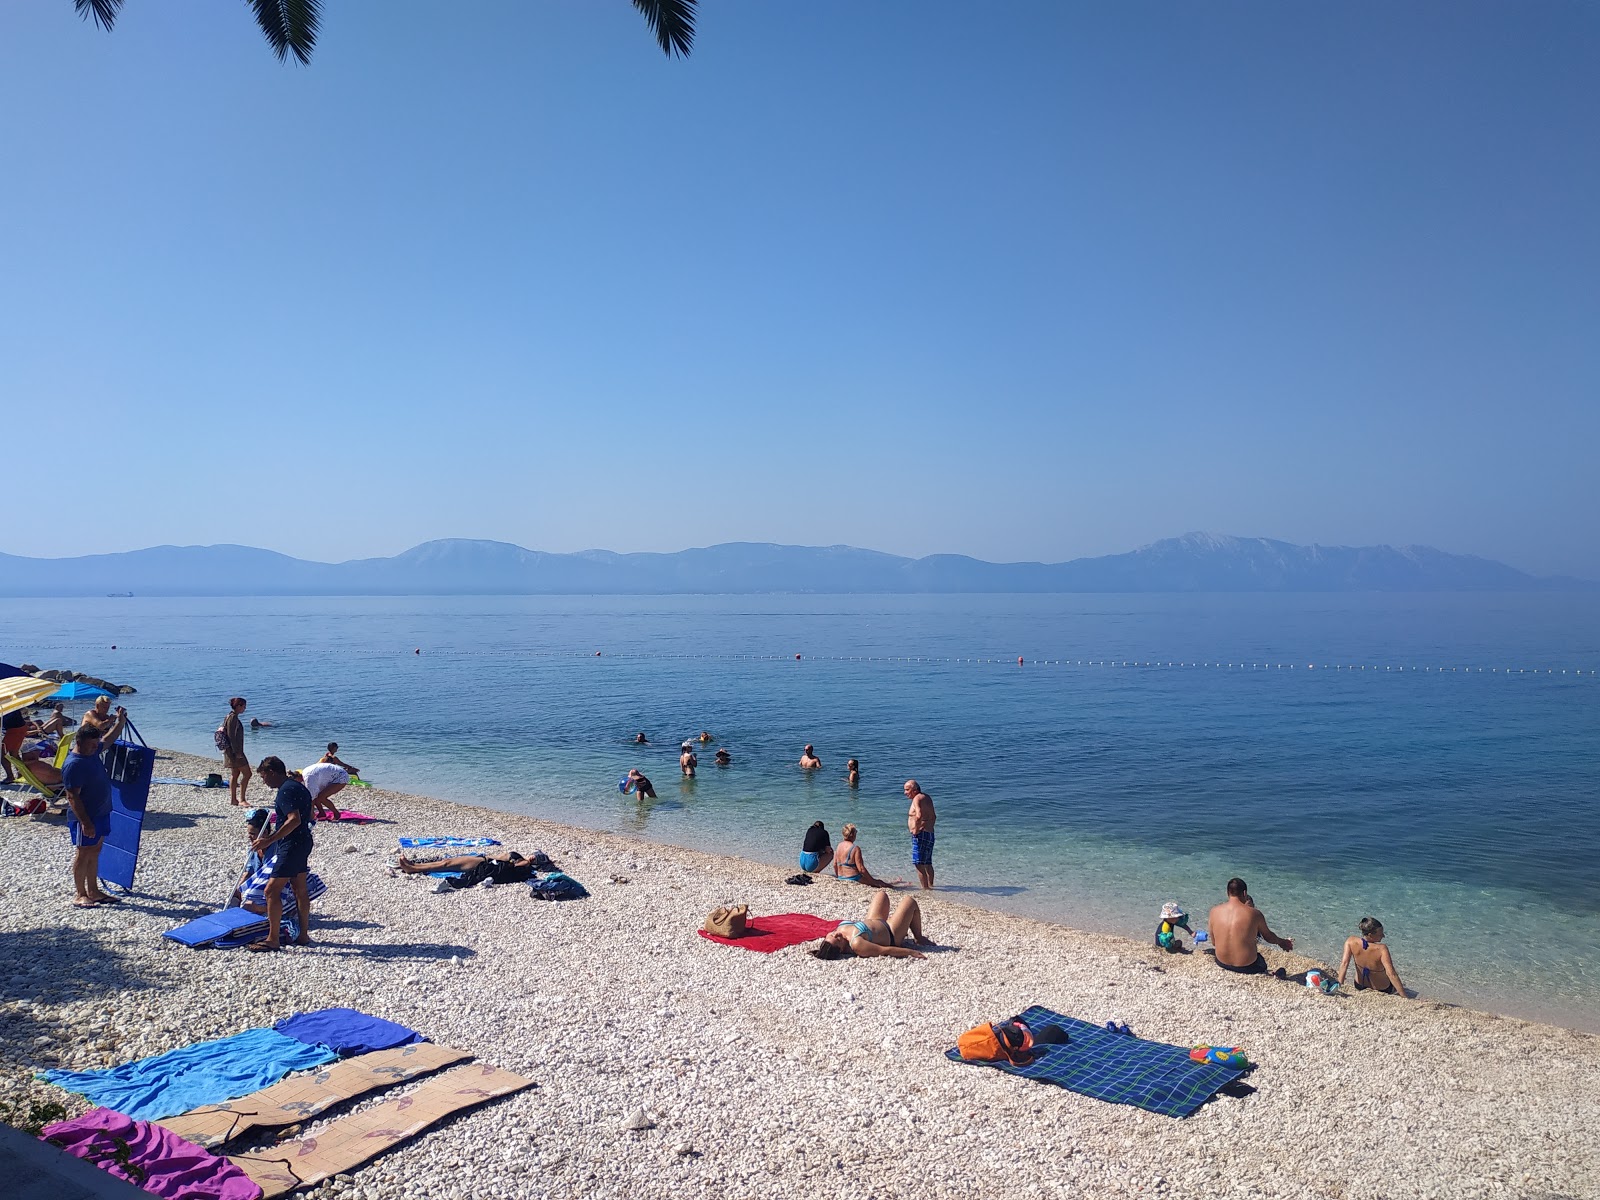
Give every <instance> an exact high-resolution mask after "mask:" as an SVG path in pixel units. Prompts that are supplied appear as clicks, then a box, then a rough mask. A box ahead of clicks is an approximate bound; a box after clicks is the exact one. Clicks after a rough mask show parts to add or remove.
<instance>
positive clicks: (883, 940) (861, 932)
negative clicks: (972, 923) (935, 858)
mask: <svg viewBox="0 0 1600 1200" xmlns="http://www.w3.org/2000/svg"><path fill="white" fill-rule="evenodd" d="M846 828H848V826H847V827H846ZM931 945H933V943H932V942H930V941H929V940H928V939H927V938H925V937H924V936H923V935H922V909H921V908H920V907H919V906H918V904H917V898H916V897H915V896H902V897H900V902H899V903H898V904H896V905H895V906H894V911H892V912H891V911H890V910H889V897H888V896H886V895H885V894H884V893H882V892H879V893H878V894H877V895H875V896H873V897H872V899H871V900H869V901H868V902H867V916H866V919H865V920H863V921H844V922H842V923H841V924H840V926H839V928H837V929H835V930H834V931H833V932H832V933H830V934H828V935H827V936H825V937H824V938H823V939H822V940H821V941H820V942H818V943H817V944H816V946H814V947H813V948H812V950H811V953H812V954H813V955H815V956H816V957H817V958H821V959H834V958H844V957H845V956H846V955H849V954H853V955H855V956H856V957H857V958H927V957H928V956H927V955H926V954H924V953H923V952H922V951H921V950H918V949H916V948H915V947H917V946H931Z"/></svg>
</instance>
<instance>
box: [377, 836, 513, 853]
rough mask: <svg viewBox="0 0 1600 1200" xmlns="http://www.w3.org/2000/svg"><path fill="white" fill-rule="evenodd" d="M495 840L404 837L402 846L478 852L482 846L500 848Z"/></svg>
mask: <svg viewBox="0 0 1600 1200" xmlns="http://www.w3.org/2000/svg"><path fill="white" fill-rule="evenodd" d="M499 844H500V843H499V842H497V841H495V840H494V838H467V837H403V838H401V839H400V846H401V848H402V849H405V850H476V849H478V848H479V847H482V846H498V845H499Z"/></svg>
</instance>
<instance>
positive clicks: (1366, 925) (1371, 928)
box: [1339, 917, 1406, 998]
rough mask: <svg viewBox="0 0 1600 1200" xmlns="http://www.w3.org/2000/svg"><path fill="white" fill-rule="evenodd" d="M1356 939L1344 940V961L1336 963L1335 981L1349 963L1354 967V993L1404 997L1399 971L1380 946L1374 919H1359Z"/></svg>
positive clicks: (1341, 978)
mask: <svg viewBox="0 0 1600 1200" xmlns="http://www.w3.org/2000/svg"><path fill="white" fill-rule="evenodd" d="M1356 928H1357V929H1359V930H1361V936H1360V937H1353V938H1346V939H1345V941H1344V958H1343V959H1342V960H1341V961H1340V963H1339V982H1340V983H1341V984H1342V983H1343V982H1344V974H1345V972H1346V971H1347V970H1349V968H1350V966H1351V964H1352V963H1353V964H1355V968H1356V991H1358V992H1366V991H1373V992H1383V993H1385V994H1387V995H1390V996H1400V997H1402V998H1404V996H1405V994H1406V985H1405V984H1403V983H1401V982H1400V972H1399V971H1396V970H1395V969H1394V958H1393V956H1392V955H1390V953H1389V947H1387V946H1385V945H1384V944H1383V922H1382V921H1380V920H1378V919H1377V918H1376V917H1362V918H1361V922H1360V924H1358V925H1357V926H1356Z"/></svg>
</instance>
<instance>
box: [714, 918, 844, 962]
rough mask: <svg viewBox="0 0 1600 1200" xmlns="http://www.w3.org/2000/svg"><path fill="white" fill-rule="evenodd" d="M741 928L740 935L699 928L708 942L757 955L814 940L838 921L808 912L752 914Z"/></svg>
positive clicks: (832, 927) (828, 930)
mask: <svg viewBox="0 0 1600 1200" xmlns="http://www.w3.org/2000/svg"><path fill="white" fill-rule="evenodd" d="M744 928H745V934H744V936H743V937H739V938H725V937H717V936H716V935H715V934H710V933H707V932H706V931H705V930H704V929H702V930H700V936H701V937H703V938H705V939H706V941H708V942H721V943H722V944H723V945H724V946H738V947H740V948H741V949H744V950H754V951H755V952H756V953H758V954H771V953H772V952H773V951H774V950H782V949H783V948H784V947H785V946H798V945H799V944H800V943H801V942H813V941H816V939H817V938H819V937H821V936H822V935H823V934H825V933H832V932H833V931H834V930H835V929H837V928H839V922H837V921H825V920H823V919H822V918H821V917H813V916H812V915H811V914H810V913H778V914H777V915H776V916H772V917H751V918H750V919H749V920H748V921H746V922H745V926H744Z"/></svg>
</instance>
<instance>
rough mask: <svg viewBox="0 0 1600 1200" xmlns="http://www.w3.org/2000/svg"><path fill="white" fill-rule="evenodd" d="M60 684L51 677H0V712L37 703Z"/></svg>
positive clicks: (13, 710)
mask: <svg viewBox="0 0 1600 1200" xmlns="http://www.w3.org/2000/svg"><path fill="white" fill-rule="evenodd" d="M60 686H61V685H60V684H58V683H57V682H56V681H55V680H53V679H35V678H34V677H33V676H32V675H13V676H12V677H11V678H10V679H0V713H8V712H15V711H16V710H17V709H19V708H27V707H28V705H30V704H37V703H39V701H41V700H43V699H44V698H45V697H46V696H48V695H49V694H50V693H51V692H53V691H55V690H56V688H58V687H60Z"/></svg>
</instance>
